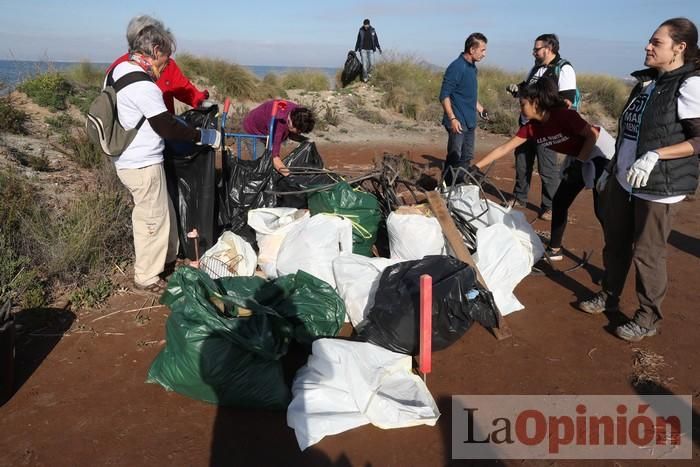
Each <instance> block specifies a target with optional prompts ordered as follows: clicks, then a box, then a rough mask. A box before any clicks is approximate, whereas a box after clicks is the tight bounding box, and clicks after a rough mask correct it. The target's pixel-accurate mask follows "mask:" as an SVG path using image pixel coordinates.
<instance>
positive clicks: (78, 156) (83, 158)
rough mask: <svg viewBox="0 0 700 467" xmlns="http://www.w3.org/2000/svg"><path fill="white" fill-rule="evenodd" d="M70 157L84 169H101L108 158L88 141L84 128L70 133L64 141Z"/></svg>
mask: <svg viewBox="0 0 700 467" xmlns="http://www.w3.org/2000/svg"><path fill="white" fill-rule="evenodd" d="M62 143H63V144H64V145H65V146H66V149H68V157H69V158H70V159H71V160H73V161H75V162H76V163H77V164H78V165H79V166H80V167H82V168H84V169H93V168H95V167H99V166H100V165H101V164H102V163H103V162H104V161H105V159H106V158H107V156H105V155H104V153H103V152H102V150H101V149H100V148H99V147H98V146H97V145H96V144H94V143H93V142H91V141H90V140H89V139H88V136H87V133H85V130H84V129H83V128H80V129H79V130H77V131H74V132H70V133H68V134H66V135H65V137H64V138H63V139H62Z"/></svg>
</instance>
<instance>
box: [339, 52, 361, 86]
mask: <svg viewBox="0 0 700 467" xmlns="http://www.w3.org/2000/svg"><path fill="white" fill-rule="evenodd" d="M360 75H362V62H361V61H360V59H359V58H357V54H356V53H355V52H354V51H352V50H351V51H350V52H348V58H347V59H346V60H345V66H344V67H343V73H342V74H341V75H340V82H341V83H343V87H345V86H347V85H348V84H350V83H352V82H353V81H355V79H357V78H358V77H359V76H360Z"/></svg>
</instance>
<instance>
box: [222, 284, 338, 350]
mask: <svg viewBox="0 0 700 467" xmlns="http://www.w3.org/2000/svg"><path fill="white" fill-rule="evenodd" d="M236 279H238V278H230V279H228V280H231V281H235V280H236ZM224 280H225V279H222V281H224ZM225 287H226V286H225ZM255 300H256V301H257V302H259V303H261V304H263V305H265V306H268V307H270V308H272V309H274V310H275V311H276V312H278V313H279V314H280V315H282V316H284V317H285V318H287V319H288V320H289V322H290V323H291V324H292V326H293V327H294V339H295V340H296V341H298V342H301V343H302V344H309V345H310V344H311V343H312V342H313V341H314V340H316V339H318V338H320V337H335V336H337V335H338V333H339V332H340V328H341V327H342V326H343V323H344V322H345V302H343V299H342V298H340V295H338V293H337V292H336V291H335V289H333V287H331V285H330V284H328V283H327V282H325V281H322V280H321V279H318V278H317V277H315V276H313V275H311V274H309V273H308V272H305V271H302V270H299V271H298V272H297V273H296V274H288V275H286V276H282V277H280V278H277V279H275V280H274V281H271V282H267V283H266V284H264V285H263V286H262V287H260V289H259V290H258V291H257V292H256V293H255Z"/></svg>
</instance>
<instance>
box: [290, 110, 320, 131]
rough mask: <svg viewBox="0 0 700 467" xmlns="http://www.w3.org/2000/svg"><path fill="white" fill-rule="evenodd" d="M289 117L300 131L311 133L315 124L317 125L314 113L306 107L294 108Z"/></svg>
mask: <svg viewBox="0 0 700 467" xmlns="http://www.w3.org/2000/svg"><path fill="white" fill-rule="evenodd" d="M289 118H291V119H292V125H294V128H296V129H297V130H299V133H309V132H311V131H312V130H313V129H314V125H316V117H314V113H313V112H312V111H311V110H310V109H307V108H306V107H297V108H296V109H294V110H292V111H291V113H290V114H289Z"/></svg>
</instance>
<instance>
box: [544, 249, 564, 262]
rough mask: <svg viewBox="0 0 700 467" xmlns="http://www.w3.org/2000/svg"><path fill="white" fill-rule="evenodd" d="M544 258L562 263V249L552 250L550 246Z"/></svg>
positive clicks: (545, 251)
mask: <svg viewBox="0 0 700 467" xmlns="http://www.w3.org/2000/svg"><path fill="white" fill-rule="evenodd" d="M544 256H545V258H547V259H548V260H549V261H561V260H563V259H564V255H563V254H562V253H561V248H552V247H551V246H548V247H547V249H546V250H544Z"/></svg>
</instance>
